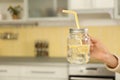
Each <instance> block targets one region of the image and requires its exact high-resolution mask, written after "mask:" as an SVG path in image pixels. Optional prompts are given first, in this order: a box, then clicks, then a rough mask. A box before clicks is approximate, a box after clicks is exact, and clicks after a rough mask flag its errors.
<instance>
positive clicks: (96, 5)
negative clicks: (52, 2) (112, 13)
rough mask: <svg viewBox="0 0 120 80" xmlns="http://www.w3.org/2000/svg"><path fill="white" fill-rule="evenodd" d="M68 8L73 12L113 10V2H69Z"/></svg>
mask: <svg viewBox="0 0 120 80" xmlns="http://www.w3.org/2000/svg"><path fill="white" fill-rule="evenodd" d="M69 7H70V9H73V10H82V9H106V8H110V9H113V8H114V0H70V1H69Z"/></svg>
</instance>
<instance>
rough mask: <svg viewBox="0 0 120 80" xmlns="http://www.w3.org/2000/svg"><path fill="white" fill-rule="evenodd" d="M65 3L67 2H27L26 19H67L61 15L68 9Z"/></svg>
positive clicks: (57, 0)
mask: <svg viewBox="0 0 120 80" xmlns="http://www.w3.org/2000/svg"><path fill="white" fill-rule="evenodd" d="M33 3H34V4H33ZM67 3H68V0H51V1H49V0H34V1H33V0H27V12H28V16H27V17H28V18H29V19H41V18H42V19H50V18H57V19H58V18H61V17H67V16H66V15H64V14H63V13H62V10H63V9H68V5H67Z"/></svg>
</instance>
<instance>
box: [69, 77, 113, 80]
mask: <svg viewBox="0 0 120 80" xmlns="http://www.w3.org/2000/svg"><path fill="white" fill-rule="evenodd" d="M70 80H114V79H112V78H111V79H110V78H109V79H108V78H89V77H86V78H85V77H84V78H83V77H71V78H70Z"/></svg>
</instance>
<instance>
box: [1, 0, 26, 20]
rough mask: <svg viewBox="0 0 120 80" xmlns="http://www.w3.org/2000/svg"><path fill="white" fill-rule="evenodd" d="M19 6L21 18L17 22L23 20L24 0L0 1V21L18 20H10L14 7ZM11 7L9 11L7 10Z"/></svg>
mask: <svg viewBox="0 0 120 80" xmlns="http://www.w3.org/2000/svg"><path fill="white" fill-rule="evenodd" d="M17 6H19V7H20V8H21V10H20V13H21V18H20V19H19V20H24V19H25V15H24V14H25V1H24V0H0V15H1V19H0V21H11V20H18V19H13V18H12V13H13V12H12V10H13V8H14V10H15V7H17ZM10 7H11V10H10V11H8V9H9V8H10Z"/></svg>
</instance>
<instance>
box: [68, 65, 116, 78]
mask: <svg viewBox="0 0 120 80" xmlns="http://www.w3.org/2000/svg"><path fill="white" fill-rule="evenodd" d="M69 80H115V73H114V72H111V71H108V70H107V69H106V67H105V65H104V64H84V65H78V64H70V65H69Z"/></svg>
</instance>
